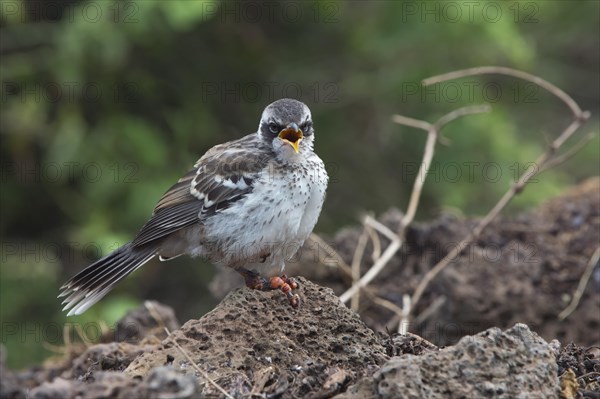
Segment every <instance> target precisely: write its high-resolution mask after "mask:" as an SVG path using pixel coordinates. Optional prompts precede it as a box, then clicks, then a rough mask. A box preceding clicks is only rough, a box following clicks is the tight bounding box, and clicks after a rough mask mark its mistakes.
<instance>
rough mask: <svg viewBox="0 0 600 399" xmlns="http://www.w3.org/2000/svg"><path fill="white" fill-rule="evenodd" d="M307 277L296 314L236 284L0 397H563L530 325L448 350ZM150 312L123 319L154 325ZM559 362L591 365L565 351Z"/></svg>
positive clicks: (34, 375)
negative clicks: (207, 307) (203, 304)
mask: <svg viewBox="0 0 600 399" xmlns="http://www.w3.org/2000/svg"><path fill="white" fill-rule="evenodd" d="M299 281H300V284H301V286H300V289H299V292H300V295H301V297H302V299H303V304H302V305H301V306H300V307H299V308H297V309H292V308H291V307H290V306H289V303H288V301H287V299H286V298H285V296H284V295H282V294H281V293H280V292H269V293H265V292H258V291H252V290H248V289H246V288H243V289H238V290H235V291H233V292H231V293H230V294H229V295H228V296H227V297H226V298H225V299H224V300H223V301H222V302H221V304H219V305H218V306H217V307H216V308H215V309H214V310H213V311H212V312H210V313H208V314H206V315H205V316H204V317H202V318H201V319H199V320H190V321H188V322H187V323H185V324H184V325H183V326H182V327H181V328H180V329H178V330H175V331H173V332H172V333H171V335H170V336H168V337H167V338H165V339H164V340H162V341H160V340H159V339H158V338H157V337H156V335H146V336H141V335H140V336H138V338H139V339H140V340H139V342H111V343H101V344H97V345H94V346H91V347H88V348H83V349H78V350H75V349H73V351H76V352H77V353H71V354H70V355H69V356H67V357H65V358H63V359H61V360H59V361H55V363H53V364H46V365H45V367H39V368H34V369H31V370H26V371H22V372H13V371H9V370H4V369H3V370H2V377H3V378H2V384H1V393H0V398H34V399H53V398H56V399H58V398H61V399H62V398H84V397H85V398H89V399H97V398H122V399H126V398H127V399H129V398H134V397H135V398H137V397H143V398H151V399H152V398H157V399H158V398H163V399H164V398H197V397H203V398H204V397H207V398H217V397H218V398H222V397H224V396H225V395H224V394H223V393H222V392H220V391H219V390H218V389H217V388H216V387H215V386H214V385H213V384H212V383H211V382H209V381H208V379H207V378H206V376H208V377H209V378H210V379H211V380H212V381H213V382H214V383H216V384H218V385H219V386H220V387H221V388H222V389H224V390H225V391H226V392H227V393H228V394H229V395H231V396H233V397H234V398H241V397H244V398H338V399H349V398H352V399H354V398H361V399H362V398H366V399H368V398H425V397H426V398H555V397H556V398H557V397H559V392H560V382H559V379H558V376H557V375H558V373H557V370H558V366H557V359H556V357H557V356H558V355H557V354H558V348H557V347H556V343H555V344H554V345H553V344H547V343H546V342H545V341H544V340H543V339H541V338H540V337H539V336H538V335H537V334H536V333H533V332H531V331H530V330H529V328H528V327H527V326H526V325H523V324H517V325H516V326H515V327H513V328H511V329H509V330H507V331H505V332H502V331H500V330H499V329H497V328H492V329H489V330H487V331H485V332H482V333H480V334H477V335H474V336H467V337H464V338H462V339H461V340H460V341H459V342H458V343H457V344H456V345H455V346H451V347H448V348H444V349H440V348H438V347H436V346H435V345H433V344H431V343H429V342H427V341H425V340H423V339H422V338H420V337H418V336H416V335H414V334H408V335H395V336H390V335H384V334H380V335H377V334H375V333H374V332H373V331H372V330H370V329H369V328H368V327H366V325H365V324H364V323H363V322H362V321H361V320H360V318H359V317H358V315H357V314H356V313H355V312H353V311H351V310H350V309H348V308H346V307H345V306H344V305H343V304H342V303H341V302H340V301H339V299H338V298H337V297H336V296H335V295H334V294H333V292H332V291H331V290H330V289H328V288H323V287H320V286H318V285H316V284H313V283H311V282H309V281H306V280H305V279H302V278H300V279H299ZM156 308H158V307H156V306H155V309H156ZM148 311H149V309H148V307H142V308H141V309H140V310H137V311H135V312H134V313H140V314H137V315H136V314H130V315H128V316H126V318H125V319H124V321H129V322H131V320H136V319H139V318H141V319H143V320H146V318H145V316H144V315H143V313H145V312H148ZM169 313H170V312H162V314H163V315H168V314H169ZM155 315H158V316H157V317H158V318H161V316H160V315H159V314H158V313H156V312H155ZM147 321H148V320H147ZM162 323H163V321H162V320H159V321H158V323H157V326H160V325H161V324H162ZM143 324H145V325H148V324H153V323H146V322H145V323H143ZM139 331H140V332H142V334H149V333H150V332H159V331H160V329H159V328H151V329H140V330H139ZM152 334H153V333H152ZM175 342H177V344H178V345H175ZM182 350H183V351H184V352H185V353H186V355H187V356H186V355H184V353H183V352H182ZM571 352H572V351H571ZM587 356H588V358H590V356H595V355H592V354H589V353H588V355H587ZM188 357H189V358H188ZM189 359H191V360H192V362H193V364H192V362H190V360H189ZM561 359H564V361H563V362H562V363H564V364H562V363H561V364H562V367H564V368H569V370H571V368H575V371H576V372H577V373H578V374H580V373H581V372H582V371H583V372H585V370H583V369H582V370H579V368H578V364H577V362H576V361H575V360H573V359H571V357H567V355H566V354H563V355H561ZM569 359H571V360H569ZM0 366H2V367H3V364H2V363H1V362H0Z"/></svg>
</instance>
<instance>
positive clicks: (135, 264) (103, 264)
mask: <svg viewBox="0 0 600 399" xmlns="http://www.w3.org/2000/svg"><path fill="white" fill-rule="evenodd" d="M154 256H156V249H155V248H153V247H152V246H148V247H147V248H135V249H132V246H131V243H127V244H125V245H123V246H122V247H121V248H119V249H117V250H116V251H114V252H112V253H110V254H108V255H107V256H105V257H104V258H101V259H99V260H97V261H96V262H94V263H92V264H91V265H89V266H88V267H86V268H85V269H84V270H82V271H81V272H79V273H78V274H76V275H75V276H74V277H73V278H71V279H70V280H69V281H67V282H66V283H65V284H64V285H63V286H62V287H60V289H61V293H60V295H59V296H58V297H59V298H61V297H64V296H67V295H68V296H67V298H66V299H65V300H64V301H63V302H62V303H63V304H65V307H64V308H63V310H68V309H71V310H69V313H68V314H67V316H71V315H78V314H82V313H83V312H85V311H86V310H88V309H89V308H90V307H91V306H92V305H94V304H95V303H96V302H98V301H99V300H100V299H102V298H103V297H104V296H105V295H106V294H108V292H109V291H110V290H112V289H113V288H114V286H115V285H116V284H117V283H118V282H119V281H121V280H122V279H123V278H125V277H126V276H127V275H129V274H130V273H132V272H133V271H135V270H136V269H138V268H140V267H142V266H143V265H144V264H145V263H146V262H148V261H149V260H150V259H152V258H154Z"/></svg>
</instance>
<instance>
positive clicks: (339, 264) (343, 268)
mask: <svg viewBox="0 0 600 399" xmlns="http://www.w3.org/2000/svg"><path fill="white" fill-rule="evenodd" d="M308 238H309V239H310V240H311V241H312V242H314V243H315V244H317V245H318V246H319V247H321V249H323V250H325V252H327V253H328V254H329V255H330V256H333V258H334V259H335V262H336V264H335V265H336V266H337V267H338V268H339V269H340V270H341V271H342V272H343V273H344V274H346V276H348V277H350V278H352V268H351V267H350V266H348V264H347V263H346V261H345V260H344V259H343V258H342V257H341V256H340V254H339V253H338V252H337V251H336V250H335V249H334V248H333V247H332V246H331V245H329V244H328V243H326V242H325V240H323V239H322V238H321V237H319V236H318V235H317V234H315V233H311V235H310V236H309V237H308ZM319 263H321V264H323V265H325V266H330V267H331V266H332V265H331V264H328V263H325V262H323V261H322V259H321V257H320V256H319Z"/></svg>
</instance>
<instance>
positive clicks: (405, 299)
mask: <svg viewBox="0 0 600 399" xmlns="http://www.w3.org/2000/svg"><path fill="white" fill-rule="evenodd" d="M410 309H411V306H410V295H408V294H404V295H402V315H401V318H400V323H398V334H402V335H406V333H408V317H409V316H410Z"/></svg>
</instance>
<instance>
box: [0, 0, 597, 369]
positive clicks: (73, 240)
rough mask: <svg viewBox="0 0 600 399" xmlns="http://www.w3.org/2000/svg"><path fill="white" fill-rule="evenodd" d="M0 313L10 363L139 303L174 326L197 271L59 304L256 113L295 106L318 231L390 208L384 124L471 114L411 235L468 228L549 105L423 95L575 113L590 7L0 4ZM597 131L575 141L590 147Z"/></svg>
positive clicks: (558, 175)
mask: <svg viewBox="0 0 600 399" xmlns="http://www.w3.org/2000/svg"><path fill="white" fill-rule="evenodd" d="M0 5H1V8H0V13H1V22H0V24H1V26H0V29H1V36H0V37H1V38H0V45H1V49H0V51H1V54H2V59H1V75H2V88H1V96H2V97H1V111H0V116H1V120H0V129H1V140H2V146H1V149H0V152H1V154H2V170H1V172H2V173H1V179H2V180H1V196H2V198H1V199H2V208H1V223H0V232H1V235H2V239H1V241H2V253H1V257H2V258H1V269H0V271H1V279H0V295H1V303H0V312H1V324H2V343H3V344H4V345H5V346H6V347H7V349H8V364H9V365H10V366H12V367H22V366H25V365H27V364H30V363H32V362H36V361H40V360H41V359H43V358H44V357H46V356H48V355H49V354H50V353H51V351H49V350H48V346H47V345H46V344H44V342H50V343H52V344H59V343H60V342H61V341H62V329H63V325H64V324H65V322H70V323H82V324H81V326H83V328H84V329H85V332H86V334H87V335H88V336H89V337H91V338H94V335H96V336H97V333H96V331H97V324H96V321H97V320H104V321H106V323H108V325H111V324H112V323H114V321H115V320H116V319H117V318H119V317H120V316H121V315H123V313H124V312H125V310H126V309H128V308H131V307H134V306H137V304H139V303H140V302H141V301H142V300H143V299H144V298H152V299H157V300H159V301H162V302H164V303H166V304H169V305H171V306H174V307H175V308H176V311H177V313H178V316H179V317H180V318H181V319H182V320H186V319H187V318H189V317H192V316H194V317H198V316H200V315H201V314H202V313H204V312H206V311H207V310H209V309H210V308H211V307H212V306H213V305H214V304H215V300H214V299H212V298H211V297H210V294H209V293H208V290H207V284H208V281H209V280H210V276H211V275H212V274H213V273H214V270H213V268H212V266H209V265H207V264H206V263H203V262H201V261H198V260H190V259H178V260H176V261H173V262H171V263H169V264H163V265H162V266H161V267H158V265H157V264H150V265H148V266H146V267H145V268H144V269H145V270H144V272H143V273H136V274H135V275H134V276H133V277H131V278H129V279H128V280H127V281H126V282H124V283H123V284H121V285H120V286H119V288H118V289H117V290H116V291H115V292H114V293H113V294H111V295H110V296H109V297H107V298H106V299H105V300H104V301H102V302H101V303H100V304H98V305H97V306H95V307H94V308H92V309H91V310H90V311H89V312H87V313H86V314H85V315H83V316H81V317H78V318H71V319H66V317H65V316H64V315H63V314H62V313H61V312H60V308H61V307H60V301H59V300H57V299H55V297H56V295H57V294H58V288H59V286H60V285H61V284H62V283H63V282H64V281H65V279H66V278H68V277H69V276H70V275H72V274H74V273H75V272H76V271H77V270H80V269H81V268H83V267H84V266H86V265H87V264H88V263H90V262H91V261H92V260H94V259H96V258H97V257H99V256H100V255H102V254H106V253H107V252H108V251H110V250H112V249H115V248H116V247H117V246H118V245H119V244H122V243H124V242H126V241H128V240H129V239H130V238H131V237H132V236H133V235H134V234H135V233H136V231H137V229H138V228H139V227H140V226H141V225H142V224H143V223H144V222H145V220H146V219H147V218H148V216H149V214H150V212H151V210H152V208H153V206H154V204H155V202H156V200H157V199H158V198H159V197H160V196H161V195H162V193H163V192H164V191H165V190H166V189H167V188H168V187H169V186H170V185H171V184H172V183H174V182H175V181H176V180H177V179H178V178H179V177H180V175H181V174H183V173H184V172H185V171H187V170H188V169H189V168H190V167H191V166H192V165H193V163H194V161H195V160H196V159H197V158H198V157H200V156H201V155H202V154H203V153H204V152H205V151H206V150H207V149H208V148H210V147H211V146H213V145H215V144H218V143H221V142H224V141H227V140H231V139H235V138H238V137H240V136H242V135H245V134H247V133H250V132H253V131H255V129H256V126H257V124H258V120H259V116H260V113H261V111H262V109H263V108H264V107H265V106H266V105H267V104H268V103H269V102H271V101H273V100H275V99H277V98H280V97H286V96H291V97H296V98H298V99H300V100H302V101H305V102H306V103H307V104H309V106H310V107H311V109H312V111H313V118H314V120H315V125H316V128H317V144H316V150H317V152H318V153H319V155H320V156H321V157H322V158H323V159H324V160H325V161H326V163H327V167H328V170H329V173H330V176H331V178H332V180H331V184H330V187H329V192H328V198H327V202H326V205H325V208H324V210H323V213H322V215H321V219H320V222H319V224H318V226H317V229H316V231H318V232H321V233H324V234H325V235H326V234H330V233H333V232H335V231H336V230H337V229H339V228H340V227H342V226H345V225H348V224H351V223H355V222H356V220H357V216H358V215H359V214H360V213H361V212H364V211H367V210H368V211H374V212H376V213H380V212H382V211H384V210H386V209H387V208H388V207H390V206H396V207H400V208H403V207H404V206H405V204H406V203H407V197H408V195H409V193H410V188H411V186H412V182H413V180H414V178H415V171H416V170H417V169H418V162H420V157H421V154H422V146H423V143H424V141H425V134H423V133H422V132H420V131H416V130H412V129H408V128H405V127H400V126H398V125H395V124H393V123H392V122H391V120H390V116H391V115H392V114H394V113H402V114H403V115H407V116H413V117H416V118H422V119H428V120H431V121H433V120H435V119H436V118H437V117H439V116H440V115H442V114H444V113H446V112H448V111H450V110H452V109H454V108H457V107H459V106H463V105H467V104H479V103H482V102H488V103H491V105H492V106H493V112H492V113H491V114H488V115H480V116H472V117H468V118H464V119H461V120H459V121H457V122H455V123H454V124H452V125H451V126H449V127H448V129H447V130H446V131H445V133H446V136H447V137H448V138H449V139H450V140H451V144H450V145H449V146H447V147H441V148H440V149H439V150H438V151H437V153H436V159H435V161H434V171H433V173H434V174H433V175H432V176H430V178H429V180H428V181H427V184H426V186H425V191H424V197H423V200H422V203H421V208H420V209H421V214H420V215H419V217H420V218H421V219H427V218H431V217H433V216H435V215H436V214H438V213H440V212H453V213H461V214H462V213H464V214H468V215H478V214H481V213H484V212H485V211H486V210H487V209H489V207H490V206H491V205H492V204H493V202H494V201H495V199H496V198H497V197H498V196H499V195H500V194H501V193H502V192H504V191H505V189H506V187H507V185H508V184H509V182H510V181H511V180H513V179H514V176H515V173H516V172H517V171H520V172H522V171H523V170H524V169H525V167H526V166H527V162H530V161H532V160H533V159H534V157H535V155H536V154H537V153H538V152H539V151H540V150H541V148H542V147H543V146H544V145H545V144H546V143H547V141H548V138H549V137H551V136H552V135H553V134H555V133H557V132H559V131H560V130H561V129H562V128H564V127H565V126H566V125H567V124H568V122H569V112H568V110H567V109H565V107H564V106H563V105H562V104H560V103H559V102H558V101H557V100H556V99H555V98H553V97H552V96H551V95H550V94H547V93H545V92H542V91H541V90H539V89H538V90H536V89H535V88H534V87H533V86H531V85H528V84H526V83H523V82H520V81H515V80H512V79H509V78H506V77H493V76H490V77H486V78H477V79H475V78H473V79H463V80H460V81H457V82H453V83H448V84H446V85H442V86H438V87H435V88H427V89H421V88H420V85H419V82H420V81H421V80H422V79H424V78H426V77H429V76H431V75H435V74H439V73H444V72H448V71H451V70H455V69H461V68H466V67H472V66H480V65H503V66H509V67H513V68H517V69H522V70H525V71H528V72H532V73H534V74H537V75H539V76H541V77H544V78H545V79H547V80H549V81H551V82H553V83H555V84H556V85H558V86H559V87H561V88H563V89H564V90H565V91H567V92H568V93H570V94H571V95H573V97H574V98H575V100H576V101H577V102H578V103H579V104H580V105H581V106H582V107H583V108H584V109H589V110H591V111H592V112H595V111H597V110H598V101H599V99H600V96H599V83H600V82H599V78H598V76H599V75H598V70H599V67H600V65H599V64H600V63H599V52H598V48H599V43H598V38H599V25H598V15H599V3H598V2H597V1H588V2H585V1H581V2H577V3H576V4H575V3H572V2H565V1H520V2H505V1H496V2H487V1H475V2H467V3H461V2H414V1H410V2H400V1H374V2H341V1H330V0H326V1H323V2H311V1H288V2H283V3H279V2H265V3H234V2H224V3H219V2H211V1H196V0H189V1H186V0H184V1H178V0H172V1H164V2H163V1H137V2H134V1H126V2H116V1H115V2H113V1H108V0H106V1H73V0H65V1H51V2H44V1H41V0H40V1H16V0H15V1H9V0H6V1H1V2H0ZM597 127H598V119H597V113H596V115H594V116H593V119H592V121H591V123H590V124H588V126H587V127H586V130H588V131H594V130H597ZM599 144H600V143H599V139H598V136H596V137H595V138H594V140H593V141H592V142H590V144H589V145H588V146H586V148H585V149H584V150H583V151H581V152H580V153H578V154H577V156H575V157H574V158H573V159H571V160H570V161H569V162H568V163H566V164H564V165H563V166H561V167H560V168H558V169H554V170H552V171H550V172H547V173H545V174H544V175H542V176H540V178H539V179H538V181H537V182H536V183H535V184H533V185H532V186H531V187H529V189H528V190H527V191H526V192H525V193H524V195H521V196H519V197H518V198H517V200H516V201H515V204H513V205H512V206H511V209H510V211H511V212H517V211H519V210H522V209H524V208H527V207H530V206H532V205H534V204H537V203H539V202H541V201H543V200H545V199H547V198H549V197H552V196H554V195H556V194H557V193H559V192H560V191H561V190H563V189H564V188H565V187H566V186H568V185H570V184H573V183H575V182H578V181H579V180H582V179H584V178H585V177H587V176H591V175H596V174H598V158H599V155H598V153H599V151H598V148H599Z"/></svg>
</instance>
